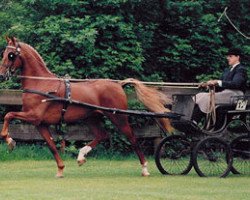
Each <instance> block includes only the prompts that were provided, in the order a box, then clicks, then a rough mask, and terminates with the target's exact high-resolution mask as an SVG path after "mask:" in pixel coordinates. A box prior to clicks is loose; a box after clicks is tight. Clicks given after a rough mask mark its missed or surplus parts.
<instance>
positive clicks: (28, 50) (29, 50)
mask: <svg viewBox="0 0 250 200" xmlns="http://www.w3.org/2000/svg"><path fill="white" fill-rule="evenodd" d="M19 44H20V47H21V49H22V51H24V52H25V53H26V54H27V55H29V56H33V57H34V58H35V59H36V60H37V61H38V62H39V63H40V64H42V65H43V66H44V67H45V69H46V70H47V71H49V72H50V70H49V69H48V68H47V65H46V63H45V62H44V60H43V58H42V56H41V55H40V54H39V53H38V52H37V50H36V49H35V48H34V47H32V46H30V45H29V44H26V43H24V42H19ZM50 73H52V72H50Z"/></svg>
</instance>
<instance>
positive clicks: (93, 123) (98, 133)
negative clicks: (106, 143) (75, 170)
mask: <svg viewBox="0 0 250 200" xmlns="http://www.w3.org/2000/svg"><path fill="white" fill-rule="evenodd" d="M88 125H89V128H90V129H91V131H92V133H93V134H94V135H95V138H94V140H93V141H91V142H90V143H88V144H87V145H86V146H84V147H83V148H81V149H80V151H79V154H78V157H77V162H78V165H79V166H81V165H82V164H84V163H85V162H86V158H85V156H86V155H87V154H88V153H89V152H90V151H91V150H92V149H93V148H95V147H96V145H98V144H99V143H100V142H101V141H103V140H106V139H108V137H109V136H108V134H107V132H106V131H105V130H104V128H103V127H102V117H100V116H98V117H95V118H94V117H93V118H90V119H88Z"/></svg>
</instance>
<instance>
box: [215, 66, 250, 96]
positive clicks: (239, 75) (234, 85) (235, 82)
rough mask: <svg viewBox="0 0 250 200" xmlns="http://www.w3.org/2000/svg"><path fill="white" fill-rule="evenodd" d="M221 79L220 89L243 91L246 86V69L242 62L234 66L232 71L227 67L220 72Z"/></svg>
mask: <svg viewBox="0 0 250 200" xmlns="http://www.w3.org/2000/svg"><path fill="white" fill-rule="evenodd" d="M221 80H222V87H221V88H220V89H221V90H224V89H234V90H241V91H243V92H244V93H245V91H246V87H247V70H246V68H245V67H244V66H243V65H242V64H238V65H237V66H235V67H234V69H233V70H232V71H230V69H229V68H227V69H226V70H225V71H224V73H223V74H222V77H221Z"/></svg>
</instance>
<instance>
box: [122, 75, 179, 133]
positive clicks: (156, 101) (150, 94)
mask: <svg viewBox="0 0 250 200" xmlns="http://www.w3.org/2000/svg"><path fill="white" fill-rule="evenodd" d="M120 83H121V85H122V86H124V85H126V84H131V85H133V86H134V88H135V91H136V95H137V98H138V99H139V100H140V101H141V102H142V103H143V104H144V105H145V107H147V108H148V109H149V110H150V111H151V112H170V110H169V109H167V108H166V107H165V106H164V105H166V104H171V103H172V100H171V99H170V98H168V97H167V96H166V95H165V94H163V93H162V92H160V91H159V90H157V89H156V88H153V87H147V86H145V85H144V84H143V83H142V82H140V81H139V80H136V79H132V78H128V79H125V80H123V81H120ZM159 122H160V123H161V125H162V126H163V127H164V128H165V129H166V130H167V131H168V132H169V133H171V132H173V130H174V128H173V127H172V126H171V123H170V120H169V119H168V118H160V119H159Z"/></svg>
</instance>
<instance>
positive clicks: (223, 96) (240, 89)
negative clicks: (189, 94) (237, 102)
mask: <svg viewBox="0 0 250 200" xmlns="http://www.w3.org/2000/svg"><path fill="white" fill-rule="evenodd" d="M241 56H242V55H241V50H240V49H237V48H232V49H229V51H228V52H227V61H228V64H229V68H227V69H225V71H224V73H223V74H222V77H221V78H220V79H218V80H209V81H207V82H206V83H202V84H201V85H200V87H205V88H208V87H211V86H214V87H215V88H216V92H215V95H214V96H215V98H214V100H215V104H230V103H231V101H232V98H231V97H232V96H239V95H243V94H244V93H245V91H246V82H247V70H246V68H245V67H244V66H243V65H242V64H241V63H240V58H241ZM195 102H196V106H195V109H194V113H193V120H194V121H198V120H199V119H200V118H201V117H202V116H204V113H209V112H210V110H209V103H210V94H209V93H207V92H201V93H198V94H197V95H196V96H195Z"/></svg>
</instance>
